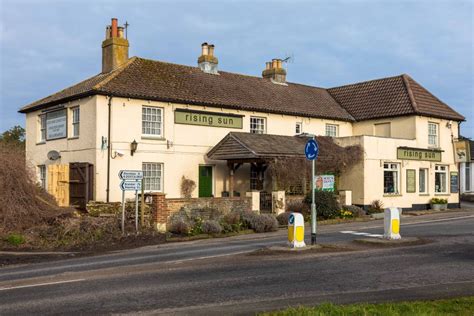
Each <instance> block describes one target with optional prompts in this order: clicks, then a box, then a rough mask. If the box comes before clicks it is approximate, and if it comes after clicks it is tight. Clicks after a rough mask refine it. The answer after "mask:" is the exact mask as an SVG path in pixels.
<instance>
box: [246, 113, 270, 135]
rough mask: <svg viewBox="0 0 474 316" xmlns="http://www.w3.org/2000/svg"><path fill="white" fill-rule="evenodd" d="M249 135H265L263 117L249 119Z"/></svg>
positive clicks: (264, 120)
mask: <svg viewBox="0 0 474 316" xmlns="http://www.w3.org/2000/svg"><path fill="white" fill-rule="evenodd" d="M250 133H252V134H266V133H267V119H266V118H265V117H259V116H251V117H250Z"/></svg>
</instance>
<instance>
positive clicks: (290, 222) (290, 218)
mask: <svg viewBox="0 0 474 316" xmlns="http://www.w3.org/2000/svg"><path fill="white" fill-rule="evenodd" d="M294 223H295V215H293V214H291V215H290V217H288V224H290V225H293V224H294Z"/></svg>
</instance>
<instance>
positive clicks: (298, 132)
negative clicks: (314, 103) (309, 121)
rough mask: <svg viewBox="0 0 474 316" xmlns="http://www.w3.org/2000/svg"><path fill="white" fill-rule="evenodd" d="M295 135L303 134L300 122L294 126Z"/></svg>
mask: <svg viewBox="0 0 474 316" xmlns="http://www.w3.org/2000/svg"><path fill="white" fill-rule="evenodd" d="M295 133H296V134H301V133H303V124H302V123H301V122H296V125H295Z"/></svg>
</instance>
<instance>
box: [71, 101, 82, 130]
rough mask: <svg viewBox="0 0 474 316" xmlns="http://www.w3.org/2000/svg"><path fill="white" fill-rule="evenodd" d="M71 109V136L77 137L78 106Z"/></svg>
mask: <svg viewBox="0 0 474 316" xmlns="http://www.w3.org/2000/svg"><path fill="white" fill-rule="evenodd" d="M71 111H72V137H79V120H80V112H79V107H78V106H76V107H73V108H72V109H71Z"/></svg>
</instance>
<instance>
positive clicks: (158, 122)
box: [142, 106, 163, 137]
mask: <svg viewBox="0 0 474 316" xmlns="http://www.w3.org/2000/svg"><path fill="white" fill-rule="evenodd" d="M162 122H163V112H162V109H161V108H157V107H151V106H143V107H142V134H143V135H150V136H160V137H161V136H162Z"/></svg>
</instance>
